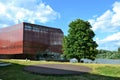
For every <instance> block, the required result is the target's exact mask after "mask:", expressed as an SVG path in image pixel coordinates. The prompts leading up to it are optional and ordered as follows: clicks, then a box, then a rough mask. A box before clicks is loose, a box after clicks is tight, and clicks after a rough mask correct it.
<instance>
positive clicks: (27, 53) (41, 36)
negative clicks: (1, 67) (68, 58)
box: [0, 22, 63, 59]
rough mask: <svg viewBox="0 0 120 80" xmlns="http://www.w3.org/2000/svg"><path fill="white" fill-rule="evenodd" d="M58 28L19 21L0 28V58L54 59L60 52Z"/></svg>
mask: <svg viewBox="0 0 120 80" xmlns="http://www.w3.org/2000/svg"><path fill="white" fill-rule="evenodd" d="M62 39H63V32H62V30H61V29H58V28H51V27H47V26H42V25H37V24H31V23H26V22H23V23H20V24H16V25H14V26H10V27H6V28H1V29H0V58H17V59H19V58H20V59H21V58H22V59H24V58H28V59H46V58H47V59H48V58H49V59H55V58H57V57H58V56H59V55H60V54H61V53H62Z"/></svg>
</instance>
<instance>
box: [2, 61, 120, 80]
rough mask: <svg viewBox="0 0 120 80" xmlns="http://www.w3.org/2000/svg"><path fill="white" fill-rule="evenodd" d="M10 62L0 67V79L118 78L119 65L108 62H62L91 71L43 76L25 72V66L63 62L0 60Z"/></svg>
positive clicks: (89, 79) (114, 79)
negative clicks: (84, 67) (81, 66)
mask: <svg viewBox="0 0 120 80" xmlns="http://www.w3.org/2000/svg"><path fill="white" fill-rule="evenodd" d="M0 61H3V62H10V63H12V65H10V66H7V67H0V79H2V80H120V65H117V64H116V65H109V64H88V63H87V64H84V63H64V64H73V65H84V66H88V67H90V68H92V69H93V71H92V72H91V73H87V74H81V75H76V76H75V75H74V76H45V75H38V74H32V73H29V72H26V71H24V70H23V68H24V67H25V66H28V65H33V64H63V62H43V61H25V60H23V61H21V60H0Z"/></svg>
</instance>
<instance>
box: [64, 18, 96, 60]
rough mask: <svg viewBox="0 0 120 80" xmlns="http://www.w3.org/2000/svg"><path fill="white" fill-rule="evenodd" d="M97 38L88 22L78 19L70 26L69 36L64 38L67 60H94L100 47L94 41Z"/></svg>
mask: <svg viewBox="0 0 120 80" xmlns="http://www.w3.org/2000/svg"><path fill="white" fill-rule="evenodd" d="M94 36H95V34H94V32H93V31H92V29H91V25H90V23H89V22H88V21H83V20H80V19H77V20H75V21H72V22H71V23H70V24H69V31H68V35H67V36H65V37H64V41H63V52H64V56H65V57H66V58H67V59H70V58H77V59H78V60H80V59H81V58H88V59H94V58H95V57H96V54H97V49H96V47H97V46H98V45H97V44H96V42H95V41H94V40H93V37H94Z"/></svg>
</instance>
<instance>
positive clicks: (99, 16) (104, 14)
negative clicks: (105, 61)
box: [0, 0, 120, 50]
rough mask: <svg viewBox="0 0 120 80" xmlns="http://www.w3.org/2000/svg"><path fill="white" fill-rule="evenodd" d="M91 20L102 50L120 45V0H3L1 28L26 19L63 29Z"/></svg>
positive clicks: (0, 17)
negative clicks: (78, 19)
mask: <svg viewBox="0 0 120 80" xmlns="http://www.w3.org/2000/svg"><path fill="white" fill-rule="evenodd" d="M77 18H80V19H83V20H86V21H89V22H90V23H91V25H92V29H93V31H94V32H95V34H96V36H95V38H94V40H95V41H96V42H97V43H98V45H99V47H98V49H107V50H117V48H118V47H120V0H7V1H6V0H0V28H3V27H6V26H10V25H14V24H17V23H21V22H23V21H25V22H30V23H35V24H40V25H46V26H51V27H56V28H60V29H62V30H63V32H64V34H65V35H67V34H68V32H67V31H68V29H69V27H68V25H69V23H70V22H71V21H73V20H75V19H77Z"/></svg>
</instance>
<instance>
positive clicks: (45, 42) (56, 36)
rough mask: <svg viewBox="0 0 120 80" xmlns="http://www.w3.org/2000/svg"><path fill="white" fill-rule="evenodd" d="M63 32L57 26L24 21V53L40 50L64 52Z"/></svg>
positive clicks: (34, 52) (33, 52)
mask: <svg viewBox="0 0 120 80" xmlns="http://www.w3.org/2000/svg"><path fill="white" fill-rule="evenodd" d="M62 39H63V32H62V31H61V30H60V29H57V28H50V27H46V26H41V25H35V24H29V23H24V39H23V42H24V50H23V51H24V53H25V54H26V53H27V54H37V53H38V52H40V51H45V50H48V49H49V51H51V52H57V53H62Z"/></svg>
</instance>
